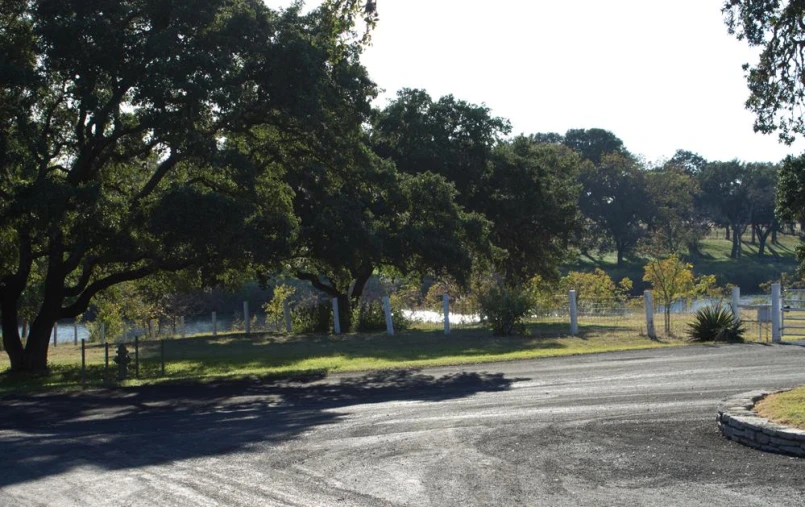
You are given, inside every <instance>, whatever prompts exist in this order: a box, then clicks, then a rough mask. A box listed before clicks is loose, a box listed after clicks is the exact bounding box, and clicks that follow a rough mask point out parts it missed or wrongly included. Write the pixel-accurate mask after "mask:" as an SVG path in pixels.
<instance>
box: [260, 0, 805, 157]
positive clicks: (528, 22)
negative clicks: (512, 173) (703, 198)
mask: <svg viewBox="0 0 805 507" xmlns="http://www.w3.org/2000/svg"><path fill="white" fill-rule="evenodd" d="M266 1H267V3H268V4H269V5H271V6H278V5H288V4H289V3H290V2H288V1H287V0H285V1H283V0H266ZM317 3H318V2H316V1H309V2H308V5H315V4H317ZM722 4H723V0H675V1H673V2H657V1H651V0H610V1H606V2H604V1H601V0H574V1H559V2H556V1H548V0H495V1H494V2H492V1H483V2H482V1H468V0H463V1H461V0H378V10H379V13H380V21H379V23H378V26H377V28H376V29H375V31H374V33H373V36H372V40H373V43H372V46H371V47H370V48H369V49H368V50H367V51H366V52H365V54H364V56H363V58H362V60H363V63H364V65H366V67H367V69H368V70H369V73H370V76H371V77H372V78H373V79H374V81H375V82H376V83H377V84H378V86H379V87H380V88H382V89H383V90H384V93H383V94H382V95H381V97H380V99H379V101H378V106H383V105H385V104H386V102H387V100H388V99H389V98H392V97H393V96H394V95H395V93H396V91H397V90H399V89H400V88H403V87H408V88H423V89H425V90H427V91H428V93H430V95H431V96H432V97H433V98H434V99H437V98H438V97H440V96H442V95H446V94H453V95H454V96H456V97H457V98H459V99H463V100H467V101H469V102H473V103H476V104H481V103H483V104H486V105H487V106H488V107H489V108H490V109H491V110H492V113H493V114H494V115H497V116H502V117H504V118H508V119H509V120H510V121H511V123H512V127H513V133H515V134H517V133H525V134H531V133H536V132H558V133H562V134H563V133H564V132H565V131H566V130H568V129H570V128H593V127H598V128H604V129H607V130H610V131H612V132H613V133H614V134H615V135H617V136H618V137H620V138H621V139H622V140H623V142H624V144H625V145H626V147H627V148H628V149H629V150H630V151H631V152H633V153H635V154H640V155H643V156H644V157H645V158H646V160H647V161H657V160H661V159H664V158H669V157H671V156H672V155H673V153H674V151H676V150H677V149H686V150H690V151H693V152H696V153H699V154H700V155H702V156H703V157H705V158H706V159H708V160H729V159H733V158H738V159H741V160H745V161H772V162H776V161H778V160H780V159H782V158H783V157H785V156H786V155H788V154H799V153H800V152H802V150H803V143H802V142H799V143H797V144H795V145H794V146H792V147H787V146H785V145H782V144H780V143H778V142H777V137H776V135H769V136H764V135H761V134H755V133H754V132H753V130H752V122H753V115H752V114H751V113H750V112H748V111H746V110H745V109H744V102H745V100H746V98H747V97H748V93H749V92H748V90H747V88H746V82H745V79H744V73H743V70H742V69H741V65H742V64H743V63H746V62H752V63H753V62H754V61H755V59H756V56H755V54H756V53H755V52H753V51H751V50H750V49H749V48H748V47H747V46H746V44H745V42H741V41H738V40H737V39H735V38H734V37H732V36H730V35H729V34H728V33H727V29H726V26H725V25H724V22H723V17H722V14H721V6H722Z"/></svg>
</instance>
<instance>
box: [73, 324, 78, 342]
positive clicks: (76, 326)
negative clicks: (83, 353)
mask: <svg viewBox="0 0 805 507" xmlns="http://www.w3.org/2000/svg"><path fill="white" fill-rule="evenodd" d="M73 345H78V321H77V320H74V321H73Z"/></svg>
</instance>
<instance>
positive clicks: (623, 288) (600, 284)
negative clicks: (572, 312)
mask: <svg viewBox="0 0 805 507" xmlns="http://www.w3.org/2000/svg"><path fill="white" fill-rule="evenodd" d="M559 289H560V291H561V292H562V293H566V292H567V291H569V290H571V289H572V290H575V291H576V302H577V304H578V308H579V310H581V311H582V312H594V311H596V308H600V307H601V306H602V305H603V306H605V307H612V306H614V305H616V304H618V303H622V302H624V301H625V300H626V299H627V298H628V296H629V291H630V290H632V281H631V280H630V279H629V278H623V279H621V281H620V282H618V283H617V284H615V282H614V281H613V280H612V278H610V276H609V275H608V274H607V273H606V272H605V271H604V270H603V269H601V268H595V270H594V271H592V272H581V271H571V272H569V273H568V274H567V275H566V276H565V277H563V278H562V279H561V280H560V281H559Z"/></svg>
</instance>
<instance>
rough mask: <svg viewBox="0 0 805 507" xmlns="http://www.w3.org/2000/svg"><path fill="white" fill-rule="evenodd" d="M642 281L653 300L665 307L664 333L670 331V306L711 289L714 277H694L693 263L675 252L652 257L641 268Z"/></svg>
mask: <svg viewBox="0 0 805 507" xmlns="http://www.w3.org/2000/svg"><path fill="white" fill-rule="evenodd" d="M643 269H644V271H645V274H644V275H643V281H645V282H649V283H650V284H651V288H652V291H653V295H654V299H655V301H656V302H657V303H658V304H660V305H663V306H664V307H665V312H664V316H665V333H666V334H670V333H671V306H672V305H673V304H674V303H675V302H677V301H681V300H687V299H691V298H693V297H695V296H698V295H701V294H706V293H707V292H708V291H713V290H714V287H715V284H716V277H715V276H713V275H704V276H701V277H698V278H696V277H694V275H693V265H692V264H688V263H686V262H683V261H682V260H681V259H680V258H679V257H678V256H677V255H676V254H674V255H670V256H669V257H667V258H665V259H653V260H651V261H649V263H648V264H646V265H645V267H644V268H643Z"/></svg>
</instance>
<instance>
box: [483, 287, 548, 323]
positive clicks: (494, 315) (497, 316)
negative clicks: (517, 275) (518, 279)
mask: <svg viewBox="0 0 805 507" xmlns="http://www.w3.org/2000/svg"><path fill="white" fill-rule="evenodd" d="M478 303H479V305H480V306H481V314H482V316H483V317H484V318H485V319H486V321H487V322H489V324H490V325H491V326H492V334H494V335H495V336H511V335H513V334H520V333H523V332H525V324H524V323H523V319H524V318H525V317H526V315H528V313H529V312H530V311H531V309H532V308H533V306H534V302H533V298H532V297H531V295H530V294H529V292H528V291H527V290H523V289H521V288H515V287H507V286H505V285H502V284H500V283H497V284H493V285H489V286H487V287H485V288H484V289H482V290H481V291H480V293H479V294H478Z"/></svg>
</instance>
